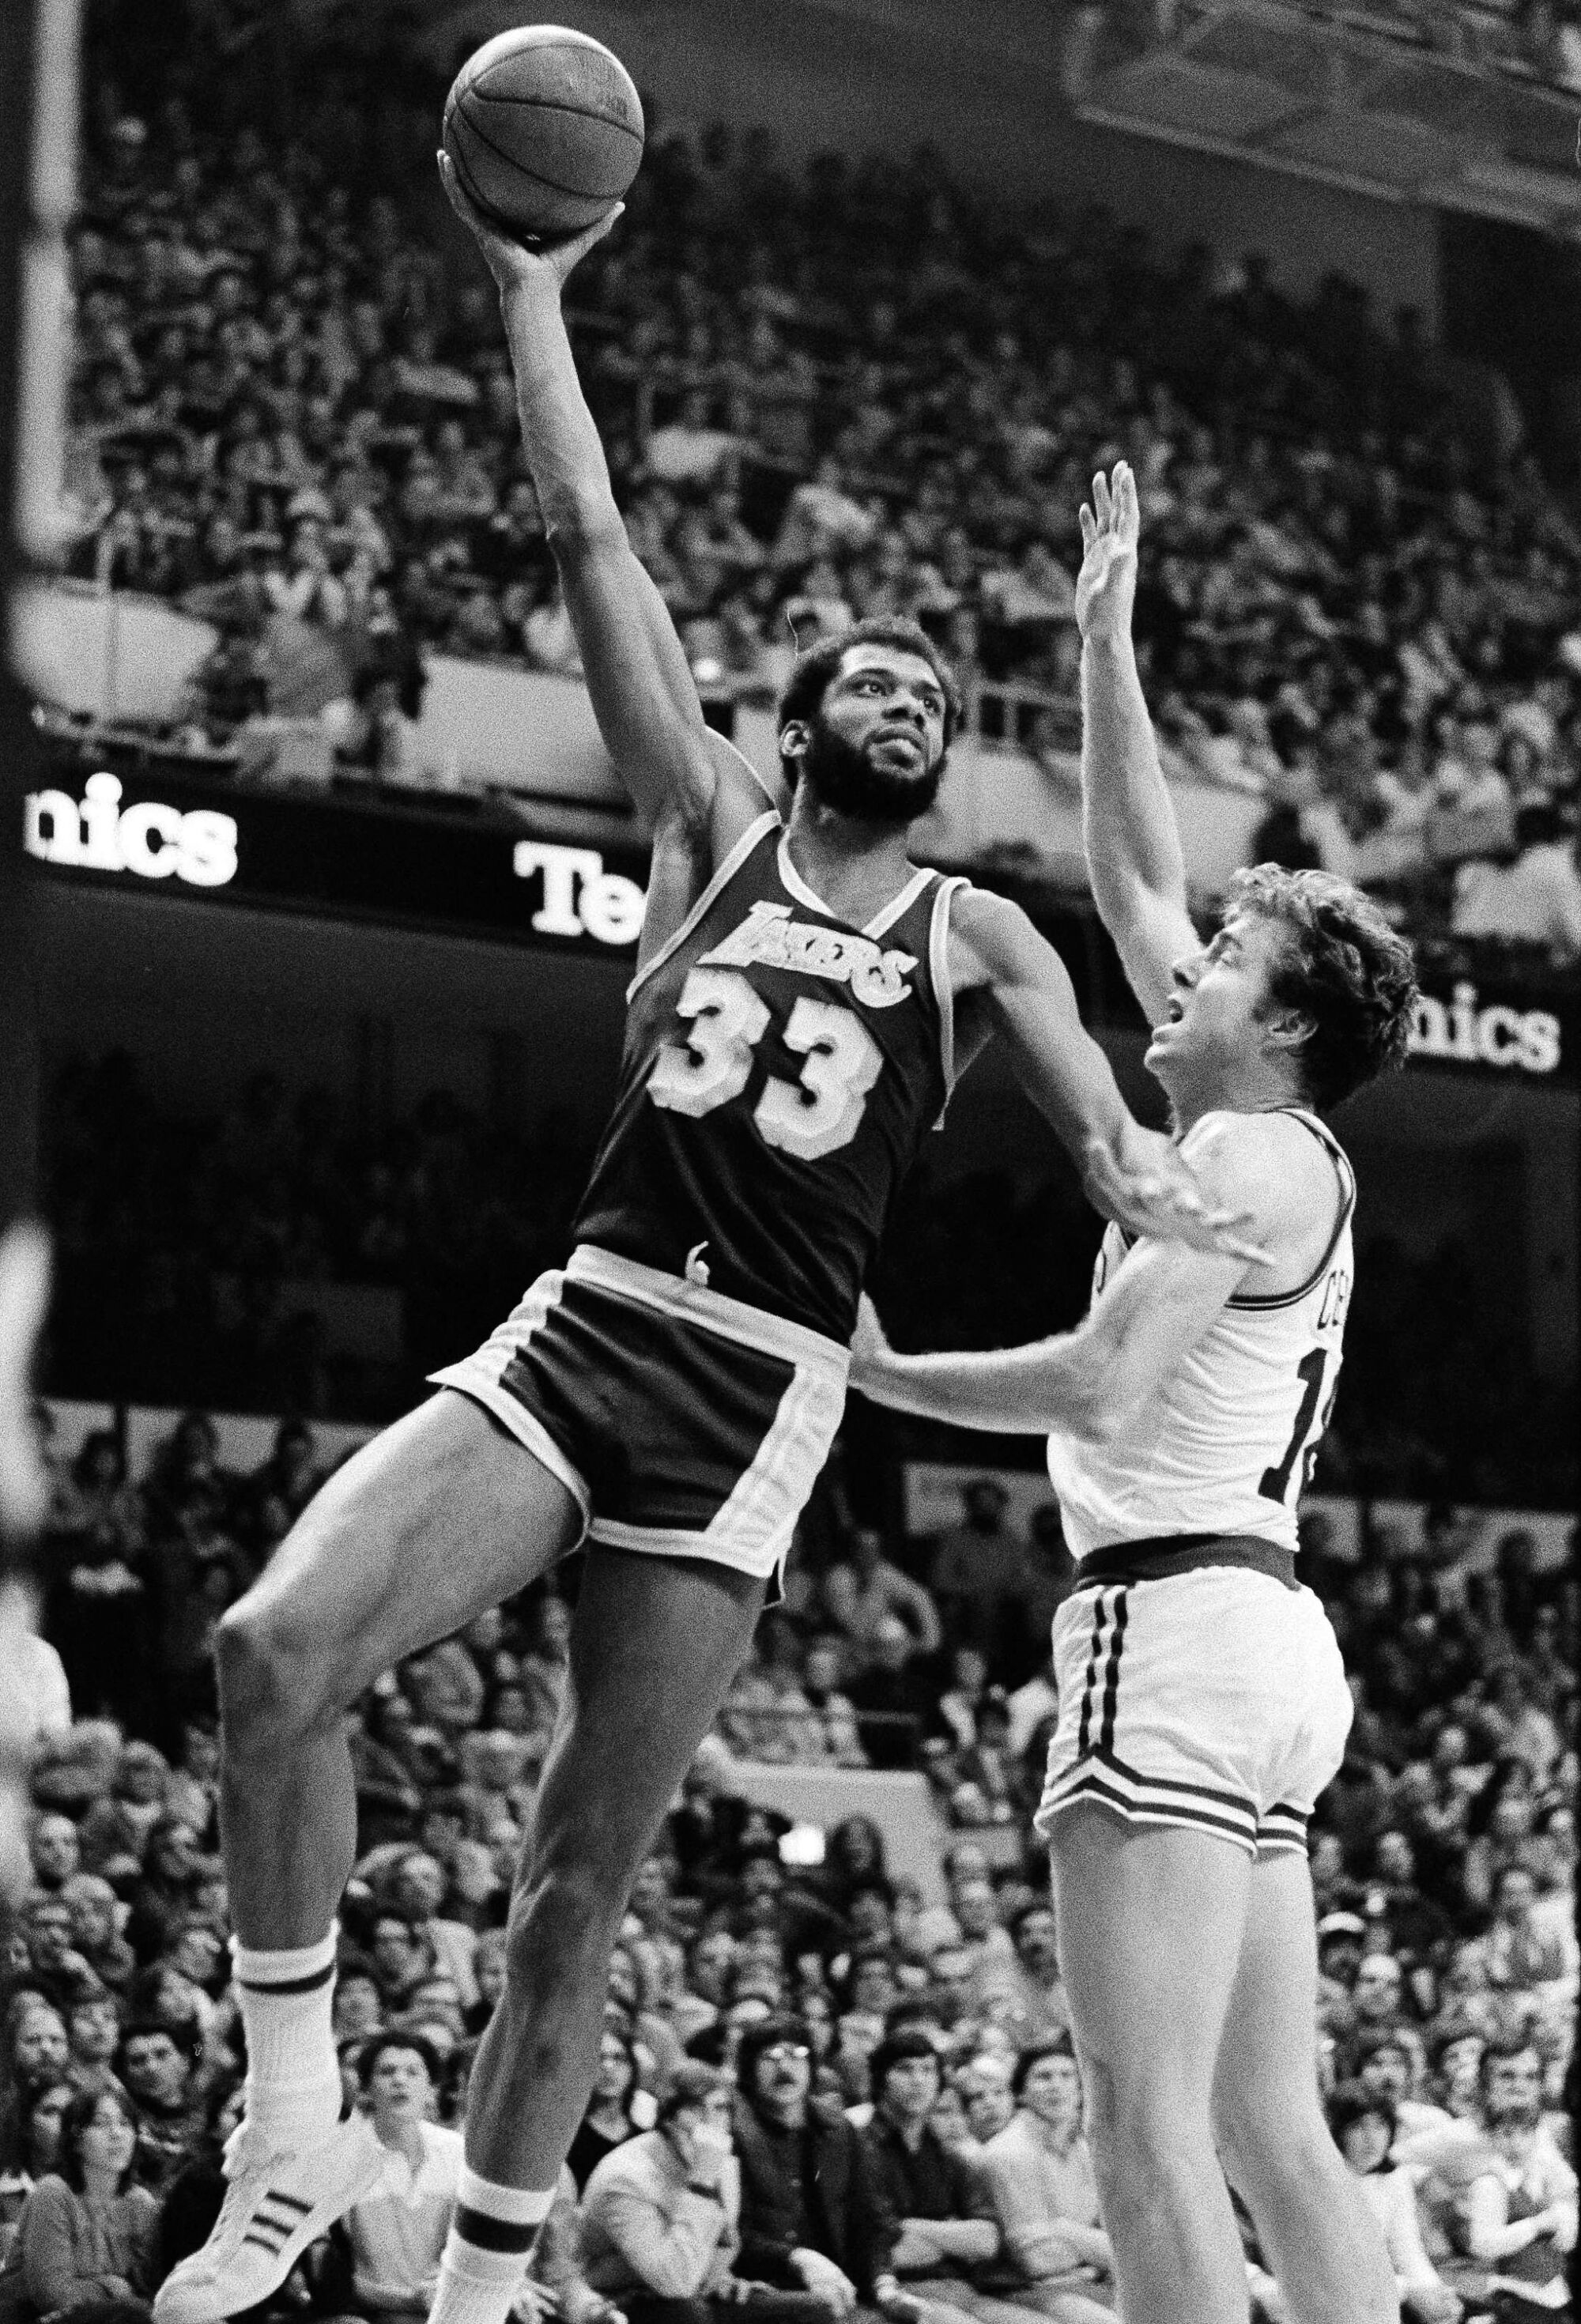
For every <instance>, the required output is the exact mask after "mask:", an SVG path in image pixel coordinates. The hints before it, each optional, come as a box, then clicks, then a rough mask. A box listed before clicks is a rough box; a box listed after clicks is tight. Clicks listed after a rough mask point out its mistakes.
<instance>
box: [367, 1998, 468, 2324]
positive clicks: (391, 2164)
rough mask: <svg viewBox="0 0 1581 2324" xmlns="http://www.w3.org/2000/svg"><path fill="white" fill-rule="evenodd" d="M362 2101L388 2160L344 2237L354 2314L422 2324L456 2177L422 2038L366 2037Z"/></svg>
mask: <svg viewBox="0 0 1581 2324" xmlns="http://www.w3.org/2000/svg"><path fill="white" fill-rule="evenodd" d="M356 2071H357V2081H358V2084H359V2086H360V2088H361V2090H362V2094H363V2103H364V2105H365V2107H366V2110H367V2112H368V2114H369V2116H370V2117H371V2118H372V2121H373V2126H374V2132H375V2133H376V2135H377V2136H378V2140H379V2143H380V2144H381V2145H382V2146H383V2147H384V2148H385V2150H386V2152H387V2154H388V2158H389V2159H388V2163H387V2167H386V2169H385V2172H384V2177H383V2178H382V2179H381V2180H380V2181H379V2183H378V2185H377V2186H376V2187H375V2188H374V2190H373V2192H372V2193H371V2194H368V2195H365V2196H364V2197H363V2198H362V2199H361V2200H360V2201H359V2202H356V2203H354V2204H353V2206H352V2208H351V2209H350V2210H349V2211H348V2212H347V2215H346V2218H345V2221H344V2223H343V2230H342V2232H343V2233H344V2236H345V2239H346V2243H347V2246H349V2250H350V2257H351V2283H352V2306H353V2307H354V2309H355V2310H356V2312H357V2313H358V2314H359V2315H362V2316H370V2317H379V2316H393V2317H400V2316H404V2317H410V2318H412V2319H416V2318H419V2317H426V2316H427V2314H428V2312H429V2309H430V2304H431V2302H432V2300H433V2295H434V2292H435V2290H436V2289H437V2287H438V2283H439V2256H440V2254H441V2253H442V2252H443V2250H444V2247H445V2237H446V2236H447V2234H448V2231H449V2225H450V2214H451V2211H452V2209H454V2207H455V2201H456V2188H457V2184H458V2180H459V2177H460V2172H461V2163H462V2139H461V2134H460V2132H459V2131H458V2130H445V2129H442V2128H441V2127H440V2126H439V2124H438V2123H437V2122H435V2121H434V2120H433V2112H434V2107H435V2101H436V2096H437V2092H438V2089H439V2081H440V2078H441V2069H440V2065H439V2060H438V2058H437V2057H436V2056H435V2055H434V2052H432V2051H431V2050H430V2048H429V2046H428V2044H427V2043H426V2042H424V2041H423V2040H422V2038H421V2035H419V2034H415V2033H396V2032H393V2031H391V2032H388V2033H375V2034H374V2037H373V2039H372V2041H370V2042H369V2043H367V2044H366V2045H365V2048H364V2050H363V2052H362V2054H361V2056H360V2057H359V2058H358V2060H357V2068H356Z"/></svg>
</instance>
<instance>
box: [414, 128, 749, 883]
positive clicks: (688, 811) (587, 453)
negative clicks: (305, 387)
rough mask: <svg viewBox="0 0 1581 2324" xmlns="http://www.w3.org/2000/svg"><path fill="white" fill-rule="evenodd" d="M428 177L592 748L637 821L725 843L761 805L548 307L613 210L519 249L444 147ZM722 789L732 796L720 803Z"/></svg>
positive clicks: (556, 315)
mask: <svg viewBox="0 0 1581 2324" xmlns="http://www.w3.org/2000/svg"><path fill="white" fill-rule="evenodd" d="M439 174H440V176H441V177H442V178H443V180H444V184H445V191H446V193H447V194H448V197H449V199H450V206H451V208H453V209H454V210H455V212H456V214H457V216H458V217H459V218H460V219H461V221H462V223H463V224H464V225H465V226H467V228H468V230H469V231H470V232H471V234H472V235H473V236H474V237H475V239H476V243H477V245H478V248H479V249H480V250H481V251H482V253H483V255H484V257H485V260H486V261H487V263H488V268H489V272H490V273H491V274H492V275H493V276H494V278H495V282H496V283H497V284H498V286H499V293H500V313H501V316H502V318H504V326H505V337H506V341H507V343H508V345H509V347H510V354H511V367H512V370H513V373H514V374H515V380H516V410H517V413H518V415H519V416H520V419H521V422H522V446H523V447H524V449H525V451H526V454H527V463H528V466H529V467H530V468H531V470H532V482H533V484H534V486H535V487H536V490H537V493H538V502H539V506H540V508H541V511H542V512H543V521H544V526H545V529H546V530H547V533H548V536H549V545H550V549H552V550H553V552H554V558H555V562H556V564H557V565H558V566H559V576H560V584H561V586H562V587H563V589H564V591H565V599H566V611H567V613H569V616H570V621H571V627H572V629H573V630H574V631H575V632H576V638H577V644H578V649H579V650H580V652H581V657H582V667H583V670H584V672H585V674H586V677H587V692H588V694H589V696H591V698H592V703H593V711H594V715H595V716H596V719H597V721H598V731H599V733H601V734H602V735H603V737H604V742H605V746H606V749H607V750H608V752H609V755H610V757H611V758H612V759H613V760H614V761H615V767H616V769H617V770H618V772H619V774H620V778H621V780H622V781H623V782H624V784H625V786H626V788H627V789H628V790H629V791H630V793H631V795H632V798H633V802H634V804H635V806H636V807H637V810H638V812H639V813H640V814H641V815H642V816H643V817H644V819H645V820H646V821H648V822H649V823H651V824H652V825H661V824H662V823H665V822H667V821H671V820H676V819H679V821H680V823H681V824H682V825H684V826H685V827H686V829H687V830H688V831H689V833H690V834H691V835H693V836H694V838H698V839H701V838H703V837H704V836H706V835H708V834H709V832H710V830H711V833H712V837H713V841H714V844H715V846H716V847H718V846H719V845H720V844H721V843H722V844H724V845H725V846H728V845H729V844H731V841H732V839H733V838H734V837H735V836H736V835H738V830H744V828H745V827H746V825H747V824H748V823H749V822H750V821H751V820H752V819H753V817H754V816H756V815H758V814H761V813H762V811H763V807H764V805H765V803H766V802H765V800H764V798H763V795H762V793H761V792H759V791H757V790H756V788H755V787H754V783H753V779H752V777H751V774H750V772H749V770H747V768H746V766H745V763H744V761H737V760H736V758H735V753H734V752H730V751H729V749H728V746H726V745H723V744H721V743H720V742H719V740H718V738H717V736H714V735H712V734H710V733H709V731H708V728H707V724H706V723H705V721H704V718H703V710H702V704H701V703H700V702H699V700H698V690H697V687H696V684H695V683H694V681H693V678H692V674H691V669H690V667H689V664H688V661H687V659H686V655H685V652H684V651H683V650H682V648H681V643H680V638H679V637H678V636H677V634H676V630H675V624H674V622H672V621H671V619H670V611H669V608H668V607H667V606H666V604H665V603H664V600H663V598H662V597H661V595H660V594H659V592H658V590H657V588H656V587H655V586H654V585H653V582H652V577H651V576H650V575H649V574H648V573H647V572H646V571H645V570H644V569H643V566H642V565H641V564H640V562H639V561H638V559H637V558H636V556H635V554H634V553H633V549H632V546H631V543H630V541H629V540H628V539H627V538H626V530H625V525H624V521H623V520H622V518H621V513H620V511H619V510H618V509H617V508H616V506H615V493H614V492H613V490H612V489H611V486H610V481H609V466H608V463H607V462H606V459H605V457H604V447H603V444H602V443H601V442H600V440H599V436H598V430H597V428H596V426H595V424H594V420H593V415H592V413H591V412H590V411H589V410H588V409H587V399H586V397H585V396H584V395H583V393H582V385H581V382H580V381H579V380H578V376H577V366H576V361H575V358H574V357H573V355H572V354H571V343H570V340H569V337H568V336H567V332H566V324H565V317H564V315H563V313H562V312H561V309H560V294H561V292H562V291H563V290H564V288H565V282H566V278H567V276H568V275H569V272H570V271H571V269H572V267H573V266H575V265H576V263H577V262H578V259H580V258H583V257H585V256H586V254H587V252H588V251H589V250H591V248H592V247H593V244H595V243H596V242H597V241H599V240H601V239H602V237H603V236H604V235H606V234H607V233H608V231H609V229H610V227H611V226H613V225H614V224H615V219H616V218H617V217H619V215H620V211H619V208H618V206H617V207H616V208H613V209H611V210H610V211H609V212H608V214H607V215H606V217H602V218H600V219H598V220H597V221H596V223H595V224H594V225H593V226H588V227H587V230H586V231H585V232H584V233H582V234H579V235H576V236H575V237H574V238H573V239H572V240H571V241H569V242H565V243H561V244H559V245H558V246H556V247H555V248H553V249H550V250H545V251H541V252H540V251H532V250H528V249H526V248H525V247H524V246H523V245H522V244H520V243H514V242H511V241H509V240H507V239H506V237H505V236H504V235H501V234H498V233H496V232H495V229H494V227H493V226H491V225H490V224H489V222H488V220H487V219H486V218H485V217H484V216H483V214H482V212H481V211H480V210H479V209H478V208H476V205H475V204H474V203H473V202H471V201H469V200H468V199H467V195H466V194H465V193H464V192H463V190H462V189H461V186H460V184H459V182H458V180H457V176H456V172H455V170H454V168H453V167H452V165H451V162H450V159H449V156H448V154H445V153H441V154H440V155H439ZM722 785H723V786H725V787H726V788H728V789H729V790H730V791H731V792H732V793H733V794H734V796H733V797H732V798H728V799H726V800H725V801H720V800H719V799H718V798H717V794H718V792H719V790H720V788H721V786H722ZM719 807H723V809H724V822H723V827H722V825H721V821H720V817H719V814H718V812H717V809H718V808H719Z"/></svg>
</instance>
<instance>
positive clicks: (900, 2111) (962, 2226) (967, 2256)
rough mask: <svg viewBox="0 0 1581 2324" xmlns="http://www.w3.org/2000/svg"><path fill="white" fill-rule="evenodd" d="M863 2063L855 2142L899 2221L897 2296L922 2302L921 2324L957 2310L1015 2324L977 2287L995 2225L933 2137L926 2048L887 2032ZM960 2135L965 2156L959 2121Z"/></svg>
mask: <svg viewBox="0 0 1581 2324" xmlns="http://www.w3.org/2000/svg"><path fill="white" fill-rule="evenodd" d="M867 2065H868V2076H869V2081H870V2087H871V2089H872V2091H873V2119H872V2120H871V2122H870V2123H869V2124H868V2125H867V2126H866V2128H865V2129H864V2132H863V2134H862V2135H863V2138H864V2142H865V2144H867V2146H868V2148H869V2149H870V2151H871V2153H872V2155H873V2162H874V2176H875V2178H876V2180H877V2182H878V2189H879V2194H880V2198H881V2199H882V2200H883V2203H884V2205H885V2207H886V2208H887V2209H888V2210H889V2211H890V2212H891V2213H892V2216H893V2217H894V2218H896V2219H897V2220H898V2221H899V2223H900V2236H899V2239H898V2241H897V2242H896V2244H895V2246H894V2250H893V2253H892V2257H891V2264H892V2267H893V2269H894V2273H895V2274H896V2276H897V2277H898V2278H899V2280H900V2283H901V2290H902V2291H904V2292H909V2293H910V2294H911V2297H912V2298H913V2299H914V2300H920V2301H923V2302H924V2303H925V2312H926V2314H927V2316H928V2318H929V2324H944V2319H945V2318H946V2317H947V2316H950V2317H953V2316H958V2315H960V2314H962V2313H963V2312H964V2313H965V2314H966V2315H968V2316H975V2317H979V2318H983V2319H992V2324H1016V2319H1017V2318H1018V2317H1019V2315H1020V2313H1021V2311H1020V2310H1014V2309H1012V2307H1011V2305H1010V2303H1009V2302H1008V2301H1003V2300H994V2299H993V2298H992V2297H990V2295H989V2294H988V2293H987V2292H985V2291H983V2290H982V2288H981V2286H982V2284H983V2282H984V2280H985V2277H986V2276H987V2274H988V2273H989V2271H990V2270H991V2268H992V2265H993V2263H994V2261H995V2260H996V2259H997V2258H998V2256H999V2245H1000V2236H999V2223H998V2220H997V2219H996V2218H995V2217H994V2207H993V2204H992V2202H991V2201H990V2200H989V2199H988V2197H987V2195H986V2193H985V2190H984V2189H983V2187H982V2185H981V2183H980V2182H979V2180H978V2177H977V2174H976V2173H975V2171H974V2170H973V2169H972V2167H971V2165H970V2163H968V2162H967V2161H966V2153H965V2152H963V2151H962V2149H961V2148H960V2147H958V2146H957V2147H951V2146H950V2145H949V2144H947V2142H946V2141H945V2139H944V2138H943V2136H942V2135H941V2134H940V2131H939V2128H938V2104H939V2096H940V2091H941V2088H942V2080H941V2075H940V2070H939V2060H938V2050H937V2049H936V2048H935V2046H934V2043H933V2042H932V2041H931V2040H930V2038H929V2035H928V2034H926V2033H922V2032H921V2031H920V2030H913V2031H910V2032H899V2033H891V2034H889V2035H887V2036H886V2038H885V2039H884V2040H883V2041H882V2042H881V2043H879V2044H878V2047H877V2048H876V2049H875V2050H874V2052H873V2054H872V2056H871V2057H870V2058H869V2060H868V2061H867ZM952 2095H953V2094H952ZM961 2128H962V2131H963V2132H964V2133H965V2134H966V2147H967V2148H968V2149H969V2148H970V2146H971V2137H970V2133H969V2131H968V2130H967V2129H966V2121H965V2117H964V2116H963V2118H962V2124H961Z"/></svg>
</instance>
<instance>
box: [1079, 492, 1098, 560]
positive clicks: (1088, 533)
mask: <svg viewBox="0 0 1581 2324" xmlns="http://www.w3.org/2000/svg"><path fill="white" fill-rule="evenodd" d="M1076 521H1077V523H1078V524H1079V525H1080V527H1081V546H1082V553H1083V555H1084V556H1085V555H1086V551H1087V550H1088V549H1091V547H1092V545H1093V543H1094V541H1096V539H1097V537H1098V526H1097V520H1096V517H1095V516H1094V514H1093V512H1092V511H1091V509H1090V508H1088V506H1087V504H1086V501H1083V503H1082V504H1081V506H1080V508H1078V509H1077V512H1076Z"/></svg>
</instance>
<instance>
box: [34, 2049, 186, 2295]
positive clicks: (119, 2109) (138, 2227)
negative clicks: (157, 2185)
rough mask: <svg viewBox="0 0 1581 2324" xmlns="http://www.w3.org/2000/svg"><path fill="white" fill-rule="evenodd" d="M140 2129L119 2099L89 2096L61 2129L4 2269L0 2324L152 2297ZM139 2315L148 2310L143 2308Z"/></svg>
mask: <svg viewBox="0 0 1581 2324" xmlns="http://www.w3.org/2000/svg"><path fill="white" fill-rule="evenodd" d="M136 2156H137V2126H136V2123H135V2120H134V2116H133V2113H132V2109H131V2107H129V2106H128V2104H127V2102H126V2099H125V2096H124V2095H123V2094H122V2093H121V2092H119V2091H114V2090H85V2091H83V2092H82V2093H81V2094H80V2095H79V2096H78V2097H77V2098H73V2099H72V2101H71V2103H70V2105H69V2107H67V2109H66V2112H65V2115H64V2116H63V2117H62V2120H61V2125H60V2163H59V2167H58V2169H57V2170H56V2171H53V2172H49V2173H48V2174H47V2175H46V2176H45V2177H44V2178H42V2179H41V2181H39V2183H38V2185H37V2186H36V2187H35V2188H34V2189H33V2191H32V2194H31V2195H30V2196H29V2197H28V2199H27V2201H26V2202H25V2204H24V2205H23V2212H22V2218H21V2219H20V2221H19V2223H18V2226H17V2230H16V2240H15V2242H14V2245H13V2246H12V2250H11V2254H10V2256H9V2258H8V2259H7V2260H6V2263H5V2267H4V2269H0V2324H42V2319H45V2318H46V2317H47V2318H50V2319H60V2324H66V2319H69V2318H72V2317H74V2316H77V2315H78V2314H79V2313H82V2314H85V2315H86V2314H87V2313H89V2312H91V2311H93V2310H102V2309H103V2307H104V2306H105V2304H106V2302H110V2303H115V2304H116V2305H117V2306H120V2307H122V2308H123V2309H125V2307H128V2306H130V2307H131V2308H132V2309H133V2310H134V2311H136V2310H138V2309H139V2308H140V2307H141V2304H142V2303H143V2301H144V2300H145V2298H146V2295H147V2293H148V2292H149V2291H150V2289H151V2288H152V2287H151V2283H150V2263H151V2260H152V2256H153V2238H154V2230H155V2223H156V2219H157V2216H158V2207H157V2205H156V2204H155V2202H154V2199H153V2196H152V2195H151V2194H150V2193H149V2191H148V2190H147V2188H146V2187H140V2186H137V2185H136V2184H134V2181H133V2170H134V2163H135V2162H136ZM142 2312H143V2314H146V2313H147V2310H146V2308H142Z"/></svg>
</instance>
